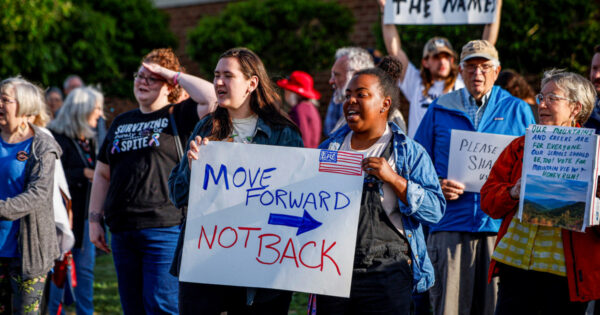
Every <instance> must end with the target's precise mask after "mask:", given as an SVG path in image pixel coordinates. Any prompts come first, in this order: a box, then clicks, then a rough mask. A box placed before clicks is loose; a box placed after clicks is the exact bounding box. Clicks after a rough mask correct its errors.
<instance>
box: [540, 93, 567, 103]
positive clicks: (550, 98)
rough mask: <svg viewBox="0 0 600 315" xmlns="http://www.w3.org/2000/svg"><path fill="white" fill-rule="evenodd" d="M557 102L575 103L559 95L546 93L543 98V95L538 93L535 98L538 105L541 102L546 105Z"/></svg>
mask: <svg viewBox="0 0 600 315" xmlns="http://www.w3.org/2000/svg"><path fill="white" fill-rule="evenodd" d="M559 100H565V101H569V102H575V101H574V100H572V99H570V98H566V97H564V96H560V95H556V94H554V93H548V94H547V95H546V96H544V94H542V93H540V94H538V95H536V96H535V102H536V103H537V104H538V105H540V103H542V102H546V104H554V103H556V102H558V101H559Z"/></svg>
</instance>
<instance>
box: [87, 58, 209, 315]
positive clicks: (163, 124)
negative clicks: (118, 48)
mask: <svg viewBox="0 0 600 315" xmlns="http://www.w3.org/2000/svg"><path fill="white" fill-rule="evenodd" d="M181 71H182V68H181V66H180V64H179V60H178V59H177V57H176V56H175V54H174V53H173V51H172V50H171V49H155V50H153V51H151V52H150V53H148V54H147V55H146V56H144V58H143V59H142V64H141V65H140V67H139V69H138V71H137V73H136V74H135V75H134V85H133V93H134V95H135V98H136V100H137V103H138V106H139V107H138V108H137V109H134V110H132V111H129V112H126V113H123V114H121V115H119V116H117V117H116V118H115V120H114V121H113V123H112V125H111V127H110V130H109V131H108V134H107V136H106V139H105V140H104V143H103V144H102V147H101V149H100V153H99V154H98V162H97V164H96V168H95V173H94V180H93V186H92V193H91V199H90V206H89V222H90V224H89V228H90V239H91V241H92V242H93V243H94V245H96V247H98V248H100V249H102V250H104V251H106V252H110V251H111V249H110V248H109V246H108V244H107V243H106V240H105V232H104V230H103V221H105V222H106V224H107V225H108V227H109V229H110V231H111V234H112V237H111V240H112V241H111V248H112V252H113V259H114V263H115V268H116V271H117V279H118V283H119V294H120V296H121V305H122V307H123V312H124V314H140V313H143V312H144V311H145V312H146V313H150V314H156V313H161V314H177V313H178V306H177V296H178V288H177V278H175V277H173V276H172V275H170V274H169V272H168V271H169V267H170V265H171V260H172V258H173V253H174V250H175V246H176V243H177V237H178V236H179V231H180V225H181V223H182V219H183V211H182V210H181V209H178V208H176V207H175V206H173V204H172V203H171V202H170V201H169V197H168V192H169V190H168V187H167V180H168V176H169V173H170V172H171V169H173V167H174V166H175V165H176V164H177V162H178V161H179V160H180V159H181V156H182V155H183V150H182V149H181V148H182V144H184V143H187V141H188V137H189V136H190V133H191V132H192V129H193V128H194V126H195V125H196V123H197V122H198V120H199V117H201V116H204V115H205V114H206V113H208V112H210V111H212V110H213V108H214V106H215V104H216V103H215V101H216V97H215V93H214V90H213V87H212V84H211V83H210V82H207V81H205V80H202V79H200V78H197V77H194V76H191V75H188V74H184V73H181ZM181 88H183V89H185V90H186V92H187V93H188V94H189V95H190V99H187V100H185V101H182V102H180V103H177V104H173V103H174V102H175V101H176V100H178V98H179V94H180V89H181Z"/></svg>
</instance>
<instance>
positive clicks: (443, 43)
mask: <svg viewBox="0 0 600 315" xmlns="http://www.w3.org/2000/svg"><path fill="white" fill-rule="evenodd" d="M443 52H445V53H448V54H450V55H451V56H453V57H454V56H456V53H455V52H454V49H452V45H451V44H450V42H449V41H448V39H446V38H444V37H433V38H431V39H430V40H428V41H427V43H426V44H425V47H423V58H427V57H429V56H432V55H437V54H439V53H443Z"/></svg>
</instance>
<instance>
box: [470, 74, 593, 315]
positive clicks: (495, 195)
mask: <svg viewBox="0 0 600 315" xmlns="http://www.w3.org/2000/svg"><path fill="white" fill-rule="evenodd" d="M595 98H596V93H595V91H594V86H593V85H592V84H591V83H590V82H589V81H588V80H586V79H585V78H583V77H582V76H580V75H578V74H575V73H570V72H563V71H559V70H551V71H548V72H546V73H545V74H544V78H543V80H542V91H541V93H540V94H538V95H537V97H536V101H537V103H538V106H539V109H538V110H539V121H540V124H542V125H552V126H567V127H573V126H576V127H580V126H581V125H583V123H584V122H585V121H586V120H587V119H588V117H589V116H590V113H591V112H592V109H593V106H594V101H595ZM524 144H525V137H524V136H523V137H519V138H517V139H515V140H514V141H513V142H512V143H510V144H509V145H508V147H506V149H504V151H503V152H502V154H501V155H500V157H498V160H497V161H496V163H495V164H494V167H493V168H492V170H491V172H490V175H489V178H488V180H487V182H486V183H485V184H484V186H483V187H482V188H481V208H482V209H483V211H484V212H486V213H487V214H488V215H489V216H490V217H492V218H494V219H499V218H502V219H504V220H503V221H502V225H501V227H500V231H499V232H498V238H497V241H496V247H495V250H494V254H493V255H492V263H491V265H490V275H489V279H490V280H491V278H492V277H493V276H499V277H500V282H499V292H498V304H497V306H496V314H532V313H538V312H539V311H540V310H541V311H542V314H584V313H585V309H586V306H587V303H584V302H586V301H590V300H594V299H598V298H600V282H599V279H600V237H599V236H598V235H600V234H597V233H598V230H597V227H591V228H588V229H587V230H586V232H585V233H579V232H573V231H569V230H565V229H561V228H557V227H547V226H538V225H534V224H529V223H525V222H520V221H519V220H518V219H517V218H515V217H514V215H515V213H516V212H517V211H518V208H519V197H520V190H521V169H522V166H523V151H524Z"/></svg>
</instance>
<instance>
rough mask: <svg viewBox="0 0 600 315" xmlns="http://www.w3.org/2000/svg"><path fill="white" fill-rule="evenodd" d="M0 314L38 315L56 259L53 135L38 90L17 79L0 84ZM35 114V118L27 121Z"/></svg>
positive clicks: (56, 150) (55, 146)
mask: <svg viewBox="0 0 600 315" xmlns="http://www.w3.org/2000/svg"><path fill="white" fill-rule="evenodd" d="M0 94H1V99H0V136H1V137H0V165H2V167H1V168H0V176H1V177H2V178H3V179H4V180H2V181H0V312H2V313H4V312H11V313H13V314H38V312H39V307H40V300H41V297H42V292H43V289H44V284H45V281H46V277H47V274H48V272H49V271H50V269H51V268H52V266H53V265H54V260H55V259H56V258H58V256H59V255H60V253H59V249H58V242H57V239H56V227H55V225H54V214H53V213H54V212H53V209H52V197H53V195H52V187H53V179H54V165H55V160H56V159H58V158H59V157H60V154H61V150H60V147H59V146H58V144H57V143H56V142H55V141H54V139H52V136H50V135H48V134H47V133H45V132H43V131H42V130H41V129H40V128H39V127H38V126H36V125H34V124H31V123H29V121H30V118H31V120H36V121H37V122H38V123H44V122H45V121H47V120H48V116H47V114H46V113H45V103H44V94H43V92H42V91H41V90H40V89H39V88H38V87H37V86H35V85H33V84H31V83H30V82H28V81H26V80H24V79H22V78H9V79H6V80H4V81H2V82H0ZM34 116H36V117H37V119H36V118H32V117H34Z"/></svg>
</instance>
